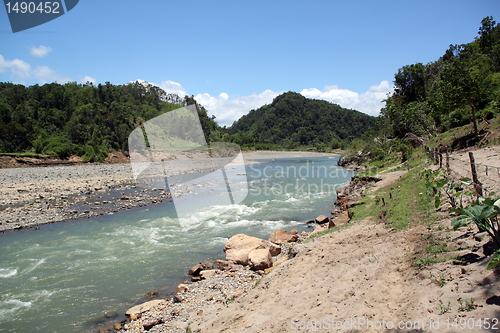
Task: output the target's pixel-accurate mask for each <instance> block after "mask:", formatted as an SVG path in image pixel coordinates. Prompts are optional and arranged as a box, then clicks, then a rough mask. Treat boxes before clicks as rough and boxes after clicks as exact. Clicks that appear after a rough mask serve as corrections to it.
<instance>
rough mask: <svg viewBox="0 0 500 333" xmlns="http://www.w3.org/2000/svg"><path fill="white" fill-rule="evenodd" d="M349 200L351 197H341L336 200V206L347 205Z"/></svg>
mask: <svg viewBox="0 0 500 333" xmlns="http://www.w3.org/2000/svg"><path fill="white" fill-rule="evenodd" d="M348 201H349V198H347V197H339V198H338V199H337V201H335V205H336V206H342V205H345V204H346V203H347V202H348Z"/></svg>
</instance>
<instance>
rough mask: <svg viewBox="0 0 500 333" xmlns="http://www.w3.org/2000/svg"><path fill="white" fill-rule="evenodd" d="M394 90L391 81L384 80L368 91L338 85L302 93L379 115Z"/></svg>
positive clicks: (305, 90)
mask: <svg viewBox="0 0 500 333" xmlns="http://www.w3.org/2000/svg"><path fill="white" fill-rule="evenodd" d="M393 91H394V88H393V86H392V85H391V84H390V83H389V81H387V80H384V81H382V82H380V84H378V85H373V86H371V87H370V88H369V89H368V91H367V92H364V93H361V94H359V93H357V92H354V91H350V90H347V89H340V88H339V87H338V86H325V88H324V89H323V91H321V90H319V89H317V88H309V89H304V90H302V91H301V92H300V93H301V94H302V95H303V96H305V97H308V98H315V99H324V100H326V101H329V102H332V103H336V104H339V105H340V106H342V107H344V108H347V109H354V110H358V111H361V112H364V113H366V114H369V115H372V116H378V115H379V113H380V109H381V108H382V107H383V106H384V103H383V100H384V99H386V98H387V94H389V93H392V92H393Z"/></svg>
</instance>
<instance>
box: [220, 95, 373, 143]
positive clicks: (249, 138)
mask: <svg viewBox="0 0 500 333" xmlns="http://www.w3.org/2000/svg"><path fill="white" fill-rule="evenodd" d="M375 120H376V118H375V117H372V116H368V115H366V114H364V113H361V112H359V111H355V110H349V109H344V108H342V107H340V106H339V105H337V104H333V103H330V102H327V101H324V100H315V99H309V98H306V97H304V96H302V95H301V94H298V93H294V92H287V93H284V94H282V95H280V96H278V97H276V98H275V99H274V100H273V102H272V103H271V104H269V105H264V106H262V107H261V108H259V109H257V110H252V111H250V112H249V113H248V114H247V115H245V116H243V117H241V118H240V119H239V120H238V121H236V122H234V123H233V125H232V126H231V127H229V128H228V129H227V134H226V135H225V137H224V139H225V140H228V141H232V142H234V143H236V144H239V145H240V146H242V147H244V148H245V147H255V148H256V149H273V148H285V149H296V148H298V147H300V146H302V147H304V146H309V147H310V146H314V147H315V148H316V149H319V150H325V149H330V148H338V147H340V146H343V145H345V144H347V143H349V142H350V141H352V139H354V138H358V137H361V136H362V135H363V134H364V133H365V132H366V131H373V128H374V126H375Z"/></svg>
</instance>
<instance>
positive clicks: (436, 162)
mask: <svg viewBox="0 0 500 333" xmlns="http://www.w3.org/2000/svg"><path fill="white" fill-rule="evenodd" d="M437 151H438V150H437V148H434V164H438V158H439V157H438V152H437Z"/></svg>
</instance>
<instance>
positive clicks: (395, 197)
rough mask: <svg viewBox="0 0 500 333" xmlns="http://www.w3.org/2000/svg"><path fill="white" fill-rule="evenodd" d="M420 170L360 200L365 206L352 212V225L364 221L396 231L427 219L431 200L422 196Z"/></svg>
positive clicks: (422, 188)
mask: <svg viewBox="0 0 500 333" xmlns="http://www.w3.org/2000/svg"><path fill="white" fill-rule="evenodd" d="M421 170H422V169H421V168H414V169H412V170H410V171H409V172H408V173H407V174H406V175H404V176H403V177H402V178H401V179H400V180H398V181H396V182H395V183H394V184H393V185H392V186H391V188H382V189H379V190H377V191H376V192H375V193H373V195H371V196H365V197H364V198H362V199H361V201H362V202H363V203H364V205H359V206H355V207H353V208H351V211H352V213H353V221H362V220H364V219H366V218H371V219H372V220H377V221H381V222H384V223H385V224H386V225H387V226H388V227H392V228H396V229H406V228H409V227H410V226H411V225H412V224H413V223H421V222H420V221H426V220H428V219H429V218H430V215H429V214H428V213H429V212H430V211H431V210H432V208H433V206H432V200H431V199H432V198H430V197H428V196H426V195H421V194H420V193H425V191H426V188H425V183H424V181H423V179H422V177H421V175H420V171H421Z"/></svg>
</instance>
